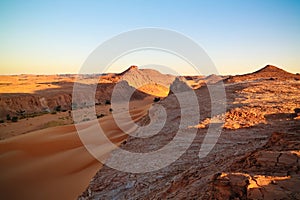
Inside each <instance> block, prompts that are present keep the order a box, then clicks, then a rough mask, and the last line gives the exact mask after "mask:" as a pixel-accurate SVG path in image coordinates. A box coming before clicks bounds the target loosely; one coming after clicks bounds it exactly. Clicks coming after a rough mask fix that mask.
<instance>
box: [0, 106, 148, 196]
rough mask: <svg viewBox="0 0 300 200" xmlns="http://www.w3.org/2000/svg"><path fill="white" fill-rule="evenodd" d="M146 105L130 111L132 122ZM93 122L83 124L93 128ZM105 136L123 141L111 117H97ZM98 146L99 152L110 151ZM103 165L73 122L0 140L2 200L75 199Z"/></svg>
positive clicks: (139, 116)
mask: <svg viewBox="0 0 300 200" xmlns="http://www.w3.org/2000/svg"><path fill="white" fill-rule="evenodd" d="M148 108H149V105H147V106H144V107H142V108H139V109H135V110H133V111H131V115H132V118H133V120H134V121H137V120H139V119H140V118H141V117H143V116H144V115H145V114H146V113H147V110H148ZM94 123H95V121H89V122H86V123H85V124H84V126H85V127H86V128H87V129H88V128H92V129H93V128H95V127H96V126H95V125H94ZM99 123H100V124H101V127H102V128H103V130H104V132H105V133H106V135H107V137H108V138H109V139H110V140H111V141H112V142H114V143H115V144H117V145H119V144H121V142H122V141H124V140H126V138H127V134H125V133H123V132H122V131H121V130H120V129H119V128H118V127H117V125H116V124H115V122H114V120H113V118H112V116H108V117H104V118H102V119H100V120H99ZM96 128H97V127H96ZM101 146H102V147H99V146H97V148H98V149H100V151H101V152H98V153H99V155H103V156H107V154H108V153H109V152H110V151H111V150H112V149H111V148H109V147H107V145H105V143H103V145H101ZM101 166H102V164H101V163H100V162H99V161H97V160H96V159H95V158H94V157H92V156H91V155H90V153H89V152H88V151H87V150H86V148H85V147H84V146H83V144H82V142H81V140H80V138H79V136H78V134H77V132H76V128H75V126H74V125H67V126H61V127H53V128H48V129H44V130H39V131H35V132H31V133H28V134H24V135H20V136H16V137H13V138H9V139H6V140H2V141H0V197H1V199H76V198H77V197H78V195H80V194H81V193H82V192H83V191H84V190H85V189H86V187H87V186H88V184H89V182H90V180H91V178H92V177H93V176H94V175H95V174H96V172H97V171H98V170H99V169H100V168H101Z"/></svg>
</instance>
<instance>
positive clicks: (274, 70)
mask: <svg viewBox="0 0 300 200" xmlns="http://www.w3.org/2000/svg"><path fill="white" fill-rule="evenodd" d="M261 73H273V74H284V75H286V74H289V75H290V74H292V73H289V72H287V71H285V70H283V69H280V68H278V67H275V66H274V65H267V66H265V67H263V68H262V69H260V70H257V71H256V72H253V73H252V74H261Z"/></svg>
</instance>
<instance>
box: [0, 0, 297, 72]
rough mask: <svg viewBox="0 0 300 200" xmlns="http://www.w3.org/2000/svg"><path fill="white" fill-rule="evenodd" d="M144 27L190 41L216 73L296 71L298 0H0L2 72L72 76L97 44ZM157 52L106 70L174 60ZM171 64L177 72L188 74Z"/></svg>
mask: <svg viewBox="0 0 300 200" xmlns="http://www.w3.org/2000/svg"><path fill="white" fill-rule="evenodd" d="M144 27H157V28H163V29H168V30H174V31H177V32H179V33H181V34H184V35H186V36H187V37H189V38H191V39H192V40H194V41H195V42H196V43H197V44H198V45H200V46H201V47H202V48H203V49H204V50H205V52H206V53H207V54H208V56H209V57H210V58H211V59H212V61H213V62H214V64H215V66H216V68H217V70H218V73H219V74H243V73H248V72H253V71H255V70H258V69H259V68H262V67H263V66H265V65H266V64H273V65H275V66H278V67H281V68H283V69H285V70H287V71H289V72H293V73H296V72H300V1H297V0H295V1H292V0H263V1H261V0H226V1H225V0H211V1H200V0H195V1H192V0H186V1H184V0H181V1H179V0H178V1H172V0H148V1H146V0H124V1H122V0H119V1H117V0H99V1H98V0H95V1H89V0H86V1H83V0H82V1H79V0H70V1H64V0H61V1H60V0H51V1H39V0H36V1H34V0H27V1H22V0H20V1H17V0H7V1H6V0H2V1H0V74H62V73H63V74H65V73H78V72H79V71H80V69H81V67H82V65H83V63H84V62H85V60H86V59H87V58H88V56H89V55H90V54H91V53H92V52H93V51H94V49H96V48H97V47H98V46H99V45H101V44H102V43H103V42H105V41H107V40H108V39H110V38H112V37H114V36H116V35H118V34H120V33H123V32H126V31H130V30H133V29H138V28H144ZM143 54H144V55H143ZM158 54H159V52H152V53H149V51H145V52H139V53H136V54H135V55H129V56H127V57H126V58H122V59H120V60H118V61H117V62H116V63H115V65H113V66H115V67H112V68H111V69H109V70H112V71H122V70H124V69H126V68H128V67H129V66H130V65H131V64H132V65H138V66H140V65H147V64H161V63H160V60H163V59H164V58H168V59H170V58H171V57H172V56H170V55H166V54H161V55H158ZM156 58H157V59H156ZM158 58H160V59H158ZM176 59H177V58H174V60H176ZM174 60H173V61H174ZM176 63H177V64H176V68H175V70H177V71H179V72H180V73H183V74H193V73H194V72H193V71H192V70H190V69H188V68H186V67H184V64H183V63H182V62H180V61H178V62H176ZM171 67H173V66H171ZM93 73H98V72H96V71H95V72H93Z"/></svg>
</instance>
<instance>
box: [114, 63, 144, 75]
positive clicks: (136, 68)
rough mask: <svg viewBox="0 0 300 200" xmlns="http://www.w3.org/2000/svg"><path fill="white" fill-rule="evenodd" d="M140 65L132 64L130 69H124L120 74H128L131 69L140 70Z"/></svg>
mask: <svg viewBox="0 0 300 200" xmlns="http://www.w3.org/2000/svg"><path fill="white" fill-rule="evenodd" d="M138 69H139V68H138V66H136V65H131V66H130V67H129V68H128V69H126V70H125V71H123V72H122V73H119V74H118V75H120V76H123V75H124V74H126V73H127V72H129V71H131V70H138Z"/></svg>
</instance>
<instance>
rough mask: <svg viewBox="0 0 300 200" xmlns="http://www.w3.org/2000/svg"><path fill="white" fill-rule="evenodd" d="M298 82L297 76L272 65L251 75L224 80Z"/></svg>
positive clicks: (298, 77)
mask: <svg viewBox="0 0 300 200" xmlns="http://www.w3.org/2000/svg"><path fill="white" fill-rule="evenodd" d="M264 79H265V80H300V75H299V74H292V73H290V72H287V71H285V70H283V69H280V68H278V67H276V66H273V65H266V66H265V67H263V68H262V69H260V70H257V71H255V72H253V73H249V74H244V75H237V76H231V77H229V78H227V79H226V80H225V82H227V83H235V82H241V81H254V80H264Z"/></svg>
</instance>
